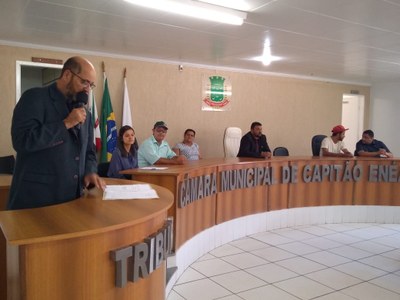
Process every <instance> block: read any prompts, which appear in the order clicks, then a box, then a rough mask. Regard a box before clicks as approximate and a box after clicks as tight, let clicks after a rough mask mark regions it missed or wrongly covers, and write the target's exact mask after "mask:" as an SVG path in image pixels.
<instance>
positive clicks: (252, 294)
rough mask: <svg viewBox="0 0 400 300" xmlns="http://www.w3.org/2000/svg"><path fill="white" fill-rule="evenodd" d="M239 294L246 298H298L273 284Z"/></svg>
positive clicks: (279, 299)
mask: <svg viewBox="0 0 400 300" xmlns="http://www.w3.org/2000/svg"><path fill="white" fill-rule="evenodd" d="M238 295H239V296H240V297H241V298H240V299H245V300H260V299H268V300H298V298H297V297H294V296H292V295H290V294H288V293H286V292H285V291H282V290H281V289H278V288H277V287H274V286H272V285H267V286H263V287H260V288H256V289H253V290H251V291H246V292H243V293H239V294H238Z"/></svg>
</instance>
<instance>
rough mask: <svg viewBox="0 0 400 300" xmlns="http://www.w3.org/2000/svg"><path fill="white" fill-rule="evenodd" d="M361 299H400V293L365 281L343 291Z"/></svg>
mask: <svg viewBox="0 0 400 300" xmlns="http://www.w3.org/2000/svg"><path fill="white" fill-rule="evenodd" d="M341 292H342V293H344V294H346V295H349V296H351V297H354V298H356V299H360V300H377V299H382V300H383V299H385V300H399V299H400V295H399V294H396V293H393V292H391V291H388V290H386V289H383V288H381V287H379V286H377V285H375V284H372V283H368V282H364V283H360V284H358V285H355V286H352V287H349V288H347V289H344V290H342V291H341Z"/></svg>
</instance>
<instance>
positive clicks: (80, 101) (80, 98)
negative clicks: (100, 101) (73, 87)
mask: <svg viewBox="0 0 400 300" xmlns="http://www.w3.org/2000/svg"><path fill="white" fill-rule="evenodd" d="M88 99H89V96H88V94H86V93H85V92H79V93H77V94H76V100H75V101H74V102H73V103H72V108H80V107H84V106H85V105H86V104H87V103H88ZM74 127H75V128H76V129H78V130H80V129H81V124H80V123H78V124H76V125H75V126H74Z"/></svg>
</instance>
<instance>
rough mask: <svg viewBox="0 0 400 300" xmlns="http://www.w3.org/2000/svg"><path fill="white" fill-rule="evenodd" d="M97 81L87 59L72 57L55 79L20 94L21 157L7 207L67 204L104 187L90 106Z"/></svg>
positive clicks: (15, 127)
mask: <svg viewBox="0 0 400 300" xmlns="http://www.w3.org/2000/svg"><path fill="white" fill-rule="evenodd" d="M95 80H96V71H95V69H94V67H93V65H92V64H91V63H90V62H89V61H88V60H86V59H84V58H82V57H71V58H69V59H68V60H67V61H66V62H65V64H64V66H63V69H62V71H61V75H60V78H58V79H57V80H56V82H54V83H52V84H50V85H48V86H45V87H38V88H32V89H29V90H27V91H26V92H25V93H24V94H23V95H22V96H21V99H20V100H19V101H18V103H17V105H16V107H15V109H14V114H13V119H12V126H11V136H12V143H13V147H14V149H15V151H16V152H17V158H16V164H15V170H14V175H13V180H12V184H11V189H10V197H9V201H8V205H7V208H8V209H22V208H33V207H42V206H48V205H53V204H58V203H63V202H67V201H71V200H74V199H76V198H78V197H80V196H81V195H82V194H83V189H84V188H85V187H86V188H87V187H89V186H96V187H98V188H104V187H105V183H104V181H103V180H102V179H100V177H99V176H98V175H97V160H96V153H95V149H94V147H93V125H92V120H91V116H90V113H89V112H88V111H87V109H86V108H85V104H86V103H87V99H88V94H89V91H90V89H93V88H94V87H95V85H94V82H95Z"/></svg>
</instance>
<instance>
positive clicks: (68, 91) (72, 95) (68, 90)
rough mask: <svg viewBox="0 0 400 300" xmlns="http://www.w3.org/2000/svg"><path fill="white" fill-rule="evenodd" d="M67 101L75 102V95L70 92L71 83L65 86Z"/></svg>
mask: <svg viewBox="0 0 400 300" xmlns="http://www.w3.org/2000/svg"><path fill="white" fill-rule="evenodd" d="M67 99H69V100H72V101H73V102H75V101H76V93H74V92H72V84H71V81H70V82H68V84H67Z"/></svg>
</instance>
